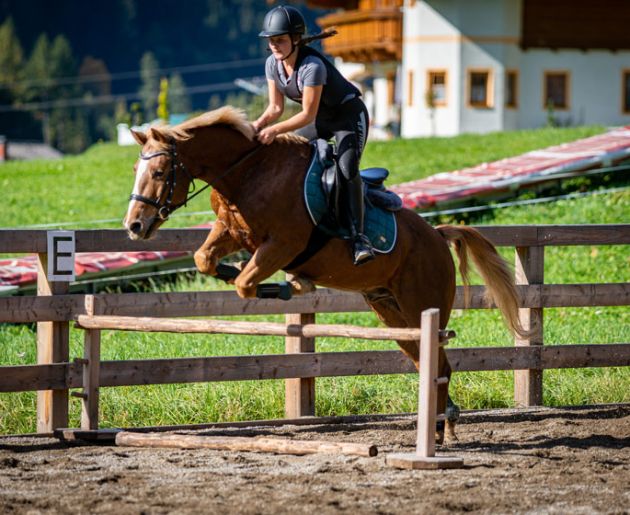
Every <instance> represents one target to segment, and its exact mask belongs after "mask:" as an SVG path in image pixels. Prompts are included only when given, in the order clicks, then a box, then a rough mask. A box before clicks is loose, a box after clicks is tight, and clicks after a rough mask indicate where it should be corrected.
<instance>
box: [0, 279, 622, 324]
mask: <svg viewBox="0 0 630 515" xmlns="http://www.w3.org/2000/svg"><path fill="white" fill-rule="evenodd" d="M517 289H518V291H519V297H520V305H521V307H532V308H540V307H545V308H551V307H586V306H628V305H630V283H611V284H544V285H538V284H537V285H519V286H518V287H517ZM470 291H471V302H470V304H469V306H468V308H465V306H464V299H463V297H464V296H463V288H462V287H461V286H460V287H458V288H457V294H456V297H455V304H454V308H455V309H494V306H492V305H490V306H488V305H486V303H485V301H484V292H485V287H483V286H472V287H471V289H470ZM94 297H95V299H96V300H97V301H98V305H99V311H98V314H100V315H120V316H142V315H145V314H146V313H147V312H148V310H150V313H151V316H154V317H180V316H181V317H183V316H187V317H191V316H233V315H234V316H236V315H270V314H287V313H288V314H291V313H315V312H317V313H339V312H364V311H365V312H367V311H370V309H369V308H368V306H367V304H366V303H365V300H364V299H363V297H362V296H361V295H360V294H358V293H350V292H342V291H339V290H332V289H328V288H321V289H318V290H317V291H316V292H315V293H312V294H308V295H303V296H299V297H294V298H293V299H291V300H290V301H283V300H274V299H257V300H252V299H241V298H240V297H239V296H238V295H236V293H235V292H231V291H210V292H168V293H123V294H98V295H95V296H94ZM84 299H85V296H84V295H83V294H75V295H55V296H53V297H38V296H34V295H33V296H25V297H0V322H9V323H18V322H39V321H53V322H61V321H67V320H74V319H75V318H76V317H77V316H78V315H80V314H85V307H84Z"/></svg>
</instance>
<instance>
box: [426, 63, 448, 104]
mask: <svg viewBox="0 0 630 515" xmlns="http://www.w3.org/2000/svg"><path fill="white" fill-rule="evenodd" d="M426 101H427V106H428V107H436V106H445V105H446V71H444V70H430V71H429V72H428V74H427V98H426Z"/></svg>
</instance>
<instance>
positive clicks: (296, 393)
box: [284, 313, 315, 418]
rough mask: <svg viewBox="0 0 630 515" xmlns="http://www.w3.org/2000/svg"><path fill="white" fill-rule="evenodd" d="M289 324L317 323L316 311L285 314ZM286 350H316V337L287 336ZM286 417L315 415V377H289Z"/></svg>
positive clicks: (301, 351)
mask: <svg viewBox="0 0 630 515" xmlns="http://www.w3.org/2000/svg"><path fill="white" fill-rule="evenodd" d="M285 322H286V324H287V325H292V324H296V325H307V324H314V323H315V313H304V314H299V313H298V314H289V315H286V316H285ZM284 341H285V352H286V353H287V354H296V353H304V352H315V338H308V337H304V336H287V337H285V339H284ZM284 392H285V394H284V416H285V418H298V417H306V416H308V417H313V416H315V378H314V377H307V378H302V379H287V380H286V381H285V384H284Z"/></svg>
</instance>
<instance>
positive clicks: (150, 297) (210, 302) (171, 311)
mask: <svg viewBox="0 0 630 515" xmlns="http://www.w3.org/2000/svg"><path fill="white" fill-rule="evenodd" d="M96 298H97V300H98V305H99V311H98V314H100V315H123V316H143V315H146V314H147V309H150V311H149V312H150V313H151V316H155V317H178V316H187V317H190V316H210V315H212V316H230V315H268V314H286V313H315V312H317V313H334V312H345V311H349V312H352V311H367V310H368V309H369V308H368V306H367V304H366V303H365V300H364V299H363V297H362V296H361V295H359V294H356V293H349V292H342V291H339V290H332V289H327V288H320V289H318V290H317V291H316V292H314V293H309V294H307V295H301V296H295V297H293V298H292V299H291V300H289V301H284V300H277V299H241V298H240V297H239V296H238V295H237V294H236V292H235V291H221V292H218V291H216V292H171V293H166V294H164V293H162V294H160V293H137V294H121V295H96Z"/></svg>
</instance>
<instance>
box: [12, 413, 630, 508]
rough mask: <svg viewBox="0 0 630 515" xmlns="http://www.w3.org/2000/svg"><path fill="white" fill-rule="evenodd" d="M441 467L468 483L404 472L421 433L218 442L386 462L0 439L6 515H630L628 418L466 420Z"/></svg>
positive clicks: (284, 430)
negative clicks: (369, 453)
mask: <svg viewBox="0 0 630 515" xmlns="http://www.w3.org/2000/svg"><path fill="white" fill-rule="evenodd" d="M458 429H459V431H458V436H459V441H458V442H456V443H455V444H452V445H449V446H448V447H445V448H439V449H438V454H442V455H450V456H459V457H462V458H463V459H464V468H462V469H457V470H440V471H420V470H415V471H412V470H398V469H393V468H390V467H388V466H387V465H386V464H385V456H386V455H387V454H388V453H390V452H411V451H413V450H414V445H415V438H416V432H415V422H414V418H413V417H410V416H390V417H381V418H375V419H371V420H367V421H366V420H364V421H363V422H362V423H352V424H326V425H316V426H297V425H293V426H284V427H280V428H271V427H261V426H258V427H251V428H247V429H227V428H220V429H211V430H210V429H206V430H203V431H200V432H198V433H200V434H213V435H240V436H253V435H277V436H282V437H285V438H295V439H316V440H334V441H350V442H362V443H373V444H375V445H377V446H378V449H379V454H378V456H376V457H374V458H362V457H354V456H340V455H330V454H318V455H306V456H291V455H273V454H261V453H250V452H224V451H213V450H206V449H204V450H182V449H148V448H130V447H116V446H112V445H106V446H97V445H84V444H80V445H79V444H68V443H60V442H59V441H58V440H56V439H52V438H42V437H0V511H1V512H2V513H9V514H13V513H25V514H26V513H28V514H37V513H116V514H117V515H123V514H127V513H134V514H139V513H151V514H154V513H155V514H159V513H230V514H232V513H247V514H250V513H251V514H256V513H261V514H263V513H318V514H326V513H336V512H348V513H383V514H385V513H431V514H434V513H450V512H473V513H493V514H495V513H536V514H538V513H563V514H564V513H572V514H575V513H577V514H591V513H614V514H622V513H623V514H628V513H630V405H621V406H604V407H584V408H570V409H551V408H542V409H530V410H526V411H513V410H501V411H486V412H476V413H466V412H464V413H463V415H462V420H461V424H460V426H459V428H458Z"/></svg>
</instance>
